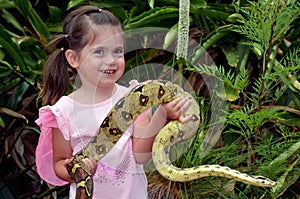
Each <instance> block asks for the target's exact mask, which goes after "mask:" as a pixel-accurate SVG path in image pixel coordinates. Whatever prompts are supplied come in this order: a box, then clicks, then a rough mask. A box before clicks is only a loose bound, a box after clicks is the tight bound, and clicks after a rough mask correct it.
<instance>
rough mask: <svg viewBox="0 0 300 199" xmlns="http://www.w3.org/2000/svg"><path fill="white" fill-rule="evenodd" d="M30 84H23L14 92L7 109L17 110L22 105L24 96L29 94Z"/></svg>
mask: <svg viewBox="0 0 300 199" xmlns="http://www.w3.org/2000/svg"><path fill="white" fill-rule="evenodd" d="M28 88H29V84H28V83H27V82H23V83H21V84H20V85H19V86H18V87H17V88H16V89H15V90H14V92H13V94H12V95H11V97H10V98H9V99H8V102H7V104H6V106H5V107H7V108H9V109H12V110H16V108H17V107H18V106H19V105H20V104H21V102H22V100H23V96H24V94H25V93H26V92H27V90H28Z"/></svg>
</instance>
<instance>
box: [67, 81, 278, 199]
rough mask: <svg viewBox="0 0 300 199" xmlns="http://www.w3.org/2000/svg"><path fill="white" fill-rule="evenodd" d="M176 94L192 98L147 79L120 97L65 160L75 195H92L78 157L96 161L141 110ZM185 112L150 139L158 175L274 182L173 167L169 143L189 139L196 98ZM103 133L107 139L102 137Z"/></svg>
mask: <svg viewBox="0 0 300 199" xmlns="http://www.w3.org/2000/svg"><path fill="white" fill-rule="evenodd" d="M179 96H187V97H190V98H192V99H193V97H192V96H191V95H190V94H189V93H187V92H185V91H183V89H182V88H181V87H180V86H178V85H176V84H173V83H171V82H169V81H161V80H149V81H147V82H145V83H141V84H139V85H137V86H136V87H134V88H133V89H132V90H131V91H130V92H128V93H127V94H126V95H125V96H124V97H123V98H121V99H120V100H119V101H118V102H117V103H116V105H115V106H114V107H113V108H112V109H111V111H110V112H109V113H108V115H107V116H106V118H105V119H104V121H103V123H102V124H101V126H100V128H99V130H98V131H97V133H96V135H95V137H94V138H93V140H92V141H91V142H90V143H89V144H88V145H87V146H86V147H85V148H84V149H82V150H81V151H79V152H78V153H76V154H75V155H74V156H73V157H72V158H70V160H69V161H68V163H67V170H68V173H69V174H70V176H71V177H72V179H73V180H74V181H75V183H76V199H85V198H92V195H93V179H92V176H91V174H90V173H89V171H88V170H87V169H86V168H85V166H84V164H83V162H82V159H83V158H86V157H93V158H95V159H96V161H99V160H100V159H101V158H102V157H103V156H104V155H105V154H106V153H107V152H108V151H109V150H110V149H111V148H112V147H113V144H115V143H116V142H117V141H118V140H119V138H120V137H121V136H122V135H123V133H124V132H125V131H126V129H127V128H128V127H129V126H130V125H131V124H132V123H133V121H134V120H135V119H136V118H137V117H138V116H139V115H140V114H141V113H142V112H144V111H145V110H147V109H148V108H150V107H152V106H154V105H159V104H162V103H165V102H170V101H172V100H174V99H175V98H177V97H179ZM137 107H138V108H137ZM186 114H191V115H192V116H193V117H192V120H191V121H189V122H187V123H184V124H182V123H180V122H179V121H177V120H173V121H170V122H169V123H168V124H166V126H165V127H164V128H163V129H162V130H161V131H160V132H159V134H158V135H157V136H156V139H155V141H154V144H153V150H152V151H153V153H152V159H153V162H154V165H155V167H156V169H157V170H158V172H159V173H160V174H161V175H162V176H164V177H165V178H167V179H169V180H171V181H178V182H187V181H192V180H196V179H200V178H203V177H207V176H220V177H225V178H230V179H234V180H236V181H239V182H243V183H245V184H250V185H255V186H262V187H272V186H275V185H276V183H275V182H273V181H272V180H270V179H268V178H265V177H263V176H251V175H248V174H245V173H240V172H239V171H237V170H233V169H230V168H228V167H224V166H219V165H202V166H196V167H192V168H177V167H175V166H174V165H172V163H171V160H170V149H171V147H172V146H173V145H175V144H176V143H179V142H181V141H183V140H188V139H191V138H192V137H193V136H194V135H195V134H196V132H197V130H198V127H199V124H200V118H199V106H198V103H197V102H196V100H194V99H193V102H192V104H191V106H190V107H189V109H188V110H187V112H186ZM106 137H108V138H109V140H111V142H107V141H105V139H107V138H106Z"/></svg>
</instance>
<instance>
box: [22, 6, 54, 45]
mask: <svg viewBox="0 0 300 199" xmlns="http://www.w3.org/2000/svg"><path fill="white" fill-rule="evenodd" d="M28 17H29V21H30V23H31V25H32V26H33V28H34V30H35V31H36V33H37V34H38V36H39V38H40V40H42V41H43V42H45V43H48V41H49V40H50V39H51V34H50V32H49V30H48V29H47V26H46V24H45V23H44V22H43V20H42V19H41V18H40V16H39V15H38V14H37V13H36V11H35V10H34V9H33V8H32V7H30V8H29V15H28Z"/></svg>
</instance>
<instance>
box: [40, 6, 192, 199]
mask: <svg viewBox="0 0 300 199" xmlns="http://www.w3.org/2000/svg"><path fill="white" fill-rule="evenodd" d="M122 33H123V32H122V27H121V24H120V22H119V21H118V20H117V18H116V17H115V16H114V15H112V14H111V13H110V12H109V11H106V10H99V9H98V8H97V7H95V6H83V7H80V8H78V9H76V10H74V11H72V12H71V13H70V14H69V15H68V16H67V17H66V18H65V20H64V24H63V34H62V35H60V36H58V37H57V38H56V39H55V40H53V44H54V45H55V46H56V48H57V49H56V50H55V51H54V52H53V53H52V54H51V55H50V57H49V58H48V60H47V62H46V64H45V69H44V88H43V90H42V92H41V97H42V102H43V105H44V106H43V107H42V108H41V109H40V111H39V118H38V120H37V121H36V122H37V124H38V125H39V126H40V127H41V135H40V139H39V143H38V146H37V149H36V164H37V170H38V173H39V174H40V176H41V177H42V178H43V179H44V180H45V181H47V182H48V183H50V184H53V185H58V186H60V185H64V184H67V183H71V186H70V198H75V192H76V186H75V183H74V182H73V181H72V179H71V177H70V176H69V174H68V172H67V170H66V161H67V160H68V158H70V157H71V156H72V155H74V154H75V153H76V152H78V151H79V150H81V149H82V148H83V147H85V146H86V145H87V143H88V142H89V141H90V140H91V138H92V137H93V135H94V134H95V133H96V131H97V130H98V128H99V126H100V124H101V123H102V121H103V119H104V118H105V117H106V115H107V113H108V112H109V111H110V109H111V108H112V107H113V106H114V104H115V103H116V102H117V101H118V100H119V99H120V98H121V97H122V96H123V95H124V94H125V93H126V92H128V91H129V90H130V89H131V88H132V87H133V86H134V85H136V84H137V82H136V81H131V82H130V86H129V88H126V87H123V86H120V85H118V84H117V83H116V82H117V81H118V80H119V78H120V77H121V76H122V75H123V72H124V66H125V64H124V45H123V43H124V36H123V34H122ZM68 68H73V69H76V70H77V72H78V76H79V78H80V81H81V85H80V87H79V88H78V89H77V90H75V91H73V92H72V93H71V94H69V95H67V96H65V93H66V91H67V89H68V85H69V78H68ZM189 104H190V100H189V99H187V98H180V99H176V100H174V101H172V102H170V103H167V104H163V105H161V106H160V107H159V108H158V109H157V111H156V112H155V113H154V114H153V115H151V114H150V113H149V112H150V111H146V112H144V113H143V114H142V115H141V116H139V118H138V119H137V120H136V121H135V123H134V124H133V125H131V126H130V128H129V129H128V130H127V131H126V132H125V133H124V135H123V136H122V137H121V138H120V140H119V141H118V142H117V143H116V144H115V145H114V146H113V148H112V149H111V150H110V151H109V153H108V154H106V155H105V156H104V157H103V159H102V160H101V161H99V162H98V163H97V162H96V161H95V160H94V159H93V158H86V159H84V163H85V164H86V166H87V168H88V169H89V170H90V171H91V173H92V175H93V179H94V193H93V195H94V198H95V199H100V198H105V199H107V198H116V197H118V198H124V199H125V198H130V199H143V198H147V180H146V176H145V173H144V171H143V166H142V164H143V163H145V162H147V161H149V159H150V158H151V150H152V144H153V140H154V138H155V136H156V134H157V133H158V132H159V130H160V129H161V128H162V127H163V126H164V125H165V123H166V121H167V119H179V120H180V121H181V122H187V121H189V120H190V119H191V117H189V116H187V117H184V116H183V114H184V112H185V110H186V109H187V108H188V106H189Z"/></svg>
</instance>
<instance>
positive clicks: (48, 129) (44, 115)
mask: <svg viewBox="0 0 300 199" xmlns="http://www.w3.org/2000/svg"><path fill="white" fill-rule="evenodd" d="M57 121H63V118H62V115H61V114H60V112H59V110H57V109H56V108H55V107H53V106H45V107H42V108H41V109H40V111H39V118H38V119H37V120H36V121H35V122H36V123H37V124H38V125H39V126H40V129H41V134H40V137H39V142H38V145H37V148H36V166H37V172H38V173H39V175H40V177H41V178H42V179H44V180H45V181H46V182H48V183H49V184H52V185H56V186H62V185H65V184H68V183H69V182H66V181H64V180H61V179H60V178H58V177H57V176H56V174H55V172H54V167H53V149H52V128H59V129H60V130H61V132H62V133H63V136H64V138H65V139H66V140H68V135H67V134H68V133H67V126H66V125H65V123H63V122H59V124H58V122H57Z"/></svg>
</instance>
